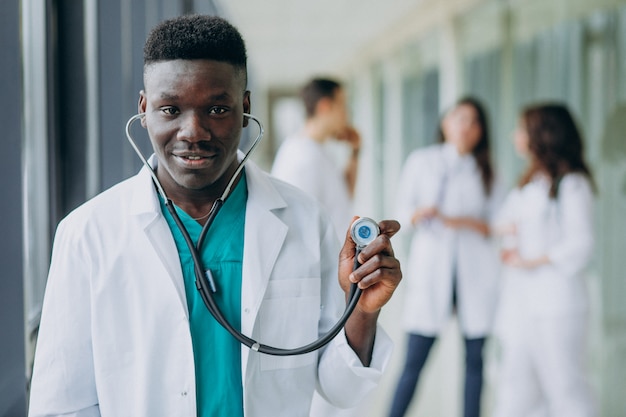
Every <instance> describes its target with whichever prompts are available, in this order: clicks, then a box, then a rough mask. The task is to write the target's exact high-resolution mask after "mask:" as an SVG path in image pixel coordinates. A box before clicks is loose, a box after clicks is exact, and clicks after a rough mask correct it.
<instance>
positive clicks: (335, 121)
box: [272, 78, 361, 241]
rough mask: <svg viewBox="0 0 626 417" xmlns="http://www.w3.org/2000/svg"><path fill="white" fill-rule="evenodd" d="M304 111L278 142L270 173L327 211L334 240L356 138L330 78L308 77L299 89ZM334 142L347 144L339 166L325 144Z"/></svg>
mask: <svg viewBox="0 0 626 417" xmlns="http://www.w3.org/2000/svg"><path fill="white" fill-rule="evenodd" d="M300 97H301V98H302V102H303V104H304V108H305V112H306V121H305V124H304V126H303V128H302V130H301V131H300V132H299V133H298V134H296V135H294V136H291V137H289V138H287V139H285V141H284V142H283V144H282V145H281V146H280V148H279V150H278V152H277V153H276V158H275V159H274V163H273V165H272V175H273V176H275V177H277V178H280V179H282V180H284V181H286V182H288V183H290V184H293V185H295V186H296V187H298V188H300V189H301V190H303V191H305V192H306V193H308V194H310V195H312V196H313V197H315V198H316V199H317V200H318V201H319V202H320V203H321V204H322V205H323V206H324V207H325V208H326V210H327V211H328V212H329V214H330V217H331V220H332V221H333V224H334V225H335V229H336V230H337V235H338V237H339V239H340V240H342V241H343V239H344V238H345V233H344V232H345V230H346V227H347V226H348V225H349V224H350V221H351V219H352V216H353V204H352V199H353V197H354V188H355V185H356V179H357V168H358V161H359V150H360V148H361V137H360V135H359V133H358V132H357V130H356V129H355V128H354V127H352V126H351V125H350V124H349V122H348V110H347V105H346V93H345V90H344V88H343V87H342V85H341V84H340V83H339V82H338V81H336V80H332V79H327V78H314V79H312V80H310V81H309V82H308V83H307V84H306V85H305V86H304V87H303V88H302V90H301V92H300ZM330 141H339V142H342V143H344V144H346V145H347V147H349V149H350V152H349V157H348V161H347V163H346V164H345V166H339V165H338V164H337V162H336V159H335V158H333V155H332V154H331V153H330V151H329V149H327V148H326V146H325V145H327V144H328V142H330Z"/></svg>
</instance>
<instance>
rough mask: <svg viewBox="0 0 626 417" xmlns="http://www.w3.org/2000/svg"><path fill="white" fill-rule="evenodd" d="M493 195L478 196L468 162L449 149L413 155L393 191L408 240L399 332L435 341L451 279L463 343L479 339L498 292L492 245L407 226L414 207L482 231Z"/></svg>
mask: <svg viewBox="0 0 626 417" xmlns="http://www.w3.org/2000/svg"><path fill="white" fill-rule="evenodd" d="M498 195H499V192H498V187H497V186H494V187H493V191H492V193H491V194H490V195H489V196H486V195H485V192H484V188H483V184H482V181H481V176H480V171H479V169H478V165H477V164H476V161H475V159H474V157H473V156H471V155H469V154H468V155H464V156H461V155H459V153H458V152H457V151H456V148H455V147H454V146H452V145H450V144H437V145H432V146H429V147H427V148H422V149H418V150H415V151H413V152H412V153H411V154H410V155H409V157H408V158H407V160H406V162H405V165H404V168H403V171H402V174H401V176H400V183H399V185H398V219H399V220H400V222H401V224H402V229H403V230H404V232H406V231H410V232H412V233H413V237H412V241H411V248H410V252H409V256H408V264H407V268H406V269H405V272H404V281H405V284H404V285H405V298H404V300H405V301H404V317H403V320H404V325H405V329H406V331H408V332H410V333H417V334H421V335H426V336H435V335H437V334H438V333H439V332H440V331H441V330H442V329H443V328H444V326H445V325H446V324H447V322H448V319H449V318H450V316H451V314H452V292H453V287H452V285H453V279H454V278H456V291H457V312H458V318H459V324H460V327H461V331H462V333H463V335H464V336H465V337H468V338H478V337H484V336H486V335H487V334H488V333H489V332H490V330H491V326H492V321H493V314H494V308H495V302H496V295H497V286H498V277H497V274H498V260H497V253H496V250H495V246H494V244H493V242H492V240H491V239H490V238H488V237H485V236H483V235H481V234H479V233H478V232H475V231H470V230H465V229H463V230H453V229H450V228H446V227H444V225H443V224H442V223H441V221H440V220H437V219H431V220H426V221H424V222H422V223H420V224H419V225H416V226H412V225H411V216H412V214H413V213H414V212H415V210H416V209H418V208H420V207H432V206H436V207H437V208H438V210H439V212H440V213H442V214H443V215H445V216H451V217H473V218H477V219H483V220H484V221H485V222H487V223H489V221H490V218H491V215H492V213H493V210H494V208H495V205H496V204H497V202H498Z"/></svg>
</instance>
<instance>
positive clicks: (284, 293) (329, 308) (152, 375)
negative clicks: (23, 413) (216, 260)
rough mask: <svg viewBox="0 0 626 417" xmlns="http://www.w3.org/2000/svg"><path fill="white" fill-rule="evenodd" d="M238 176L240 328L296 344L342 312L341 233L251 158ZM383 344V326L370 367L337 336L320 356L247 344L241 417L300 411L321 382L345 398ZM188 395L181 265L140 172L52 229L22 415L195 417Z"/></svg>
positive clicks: (373, 373) (362, 386) (356, 391)
mask: <svg viewBox="0 0 626 417" xmlns="http://www.w3.org/2000/svg"><path fill="white" fill-rule="evenodd" d="M240 156H241V155H240ZM246 175H247V179H248V192H249V196H248V202H247V210H246V220H245V237H244V238H245V246H244V255H243V272H242V275H243V276H242V279H243V282H242V295H241V321H242V322H241V328H242V332H243V333H244V334H247V335H250V336H251V337H252V338H254V339H255V340H259V341H260V342H261V343H264V344H270V345H274V346H279V347H296V346H300V345H302V344H305V343H308V342H310V341H312V340H313V339H315V338H316V337H317V336H318V334H320V333H325V332H326V330H328V329H329V327H330V326H332V325H333V324H334V323H335V321H336V319H337V318H338V316H339V315H340V314H341V312H342V311H343V307H344V294H343V292H342V291H341V290H340V289H339V286H338V284H337V259H338V250H339V249H338V245H337V240H336V237H335V235H334V232H333V229H332V227H331V226H330V223H329V221H328V220H327V218H326V217H325V216H324V213H323V212H321V211H320V208H319V206H318V205H317V204H315V203H314V202H313V200H311V199H310V198H308V197H306V196H304V195H303V194H302V193H301V192H300V191H298V190H296V189H295V188H294V187H292V186H289V185H286V184H284V183H282V182H279V181H277V180H274V179H272V178H270V177H269V176H268V175H267V174H266V173H263V172H262V171H260V170H259V169H258V168H257V167H256V166H255V165H254V164H253V163H251V162H248V165H246ZM390 349H391V342H390V340H389V338H388V337H387V336H386V335H385V333H384V331H382V329H379V330H378V332H377V337H376V344H375V347H374V358H373V361H372V364H371V366H370V367H369V368H364V367H363V366H361V364H360V361H359V359H358V357H357V356H356V355H355V354H354V352H353V351H352V350H351V348H350V347H349V346H348V345H347V342H346V339H345V335H344V334H343V333H340V334H339V335H338V337H336V338H335V339H334V340H333V341H332V342H331V343H330V344H329V345H328V346H327V347H326V349H325V350H324V351H323V353H321V354H320V353H317V352H315V353H310V354H307V355H302V356H293V357H280V358H279V357H272V356H267V355H264V354H260V353H255V352H251V351H250V350H249V349H248V348H246V347H243V346H242V349H241V366H242V377H243V381H242V383H243V387H244V410H245V415H246V416H247V417H256V416H260V417H275V416H285V417H294V416H307V415H308V412H309V406H310V402H311V397H312V395H313V391H314V389H315V387H316V384H318V385H319V390H320V392H322V393H324V394H325V395H326V396H327V398H328V400H329V401H331V402H334V403H336V404H338V405H341V406H352V405H353V404H355V403H356V402H357V401H359V400H360V399H361V398H363V397H364V396H365V395H367V393H368V392H370V391H371V390H372V389H373V388H374V387H375V386H376V384H377V382H378V380H379V378H380V376H381V373H382V370H383V368H384V367H385V365H386V363H387V361H388V359H389V355H390ZM195 395H196V394H195V375H194V358H193V349H192V343H191V334H190V330H189V316H188V312H187V303H186V300H185V291H184V284H183V277H182V272H181V267H180V262H179V258H178V255H177V250H176V246H175V243H174V240H173V238H172V235H171V232H170V230H169V227H168V225H167V222H166V221H165V219H164V217H163V215H162V213H161V209H160V207H159V202H158V198H157V194H156V193H155V190H154V186H153V185H152V181H151V178H150V176H149V173H148V172H147V170H146V169H145V168H144V169H143V170H142V171H141V172H140V173H139V174H138V175H137V176H135V177H133V178H131V179H129V180H126V181H124V182H122V183H120V184H118V185H117V186H115V187H113V188H112V189H110V190H108V191H105V192H104V193H102V194H100V195H99V196H97V197H96V198H94V199H92V200H91V201H89V202H87V203H85V204H84V205H83V206H81V207H79V208H78V209H77V210H75V211H74V212H73V213H72V214H70V215H69V216H68V217H67V218H66V219H65V220H63V221H62V222H61V223H60V225H59V227H58V231H57V234H56V238H55V243H54V249H53V256H52V263H51V267H50V274H49V279H48V284H47V288H46V294H45V299H44V305H43V313H42V319H41V327H40V333H39V340H38V343H37V350H36V357H35V364H34V375H33V380H32V389H31V398H30V415H31V416H33V417H34V416H44V415H61V414H62V415H70V416H100V415H102V416H114V417H121V416H133V417H138V416H150V417H154V416H167V417H170V416H190V417H191V416H193V417H195V416H196V397H195Z"/></svg>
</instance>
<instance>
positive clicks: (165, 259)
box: [131, 157, 189, 317]
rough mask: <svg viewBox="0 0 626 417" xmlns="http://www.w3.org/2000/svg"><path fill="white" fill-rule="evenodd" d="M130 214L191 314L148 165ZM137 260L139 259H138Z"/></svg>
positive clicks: (137, 183) (140, 176)
mask: <svg viewBox="0 0 626 417" xmlns="http://www.w3.org/2000/svg"><path fill="white" fill-rule="evenodd" d="M150 163H151V164H152V166H155V165H154V164H156V161H155V158H154V157H152V158H150ZM131 214H132V215H134V216H135V218H136V220H137V222H139V225H140V227H141V228H142V229H143V231H144V232H145V234H146V237H147V239H148V241H149V242H150V244H151V245H152V248H153V249H154V251H155V252H156V258H158V260H159V262H161V263H162V264H163V268H164V269H165V270H166V271H167V274H168V276H169V277H170V279H171V281H172V285H173V286H174V289H175V290H176V293H177V294H178V298H179V300H180V303H181V306H182V308H183V310H184V312H185V315H186V316H187V317H189V312H188V310H187V298H186V295H185V284H184V280H183V273H182V270H181V266H180V258H179V257H178V249H177V248H176V243H175V242H174V238H173V237H172V232H171V231H170V229H169V226H168V225H167V222H166V221H165V218H164V217H163V215H162V213H161V207H160V204H159V199H158V195H157V193H156V190H155V188H154V184H153V183H152V177H151V176H150V173H149V172H148V170H147V168H145V167H144V168H143V169H142V170H141V171H140V172H139V174H138V175H137V177H136V181H135V187H134V189H133V202H132V205H131ZM144 261H145V260H144ZM138 262H140V261H139V260H138Z"/></svg>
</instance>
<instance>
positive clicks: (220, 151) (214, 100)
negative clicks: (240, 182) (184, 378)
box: [139, 60, 250, 195]
mask: <svg viewBox="0 0 626 417" xmlns="http://www.w3.org/2000/svg"><path fill="white" fill-rule="evenodd" d="M144 86H145V90H144V91H142V92H141V93H140V98H139V111H140V112H142V113H145V119H143V121H142V124H143V125H144V127H146V128H147V129H148V134H149V135H150V140H151V141H152V146H153V148H154V151H155V153H156V156H157V157H158V167H157V175H158V177H159V180H160V181H161V182H162V184H163V187H164V188H165V189H166V191H168V192H172V193H176V194H179V195H180V194H181V193H182V194H183V195H188V194H189V193H190V192H194V191H203V190H213V191H214V192H215V191H216V190H215V188H216V187H218V188H219V187H224V186H225V183H226V182H227V181H228V180H229V179H230V175H232V173H233V172H234V171H235V169H236V166H237V147H238V145H239V139H240V137H241V129H242V127H244V126H245V125H247V120H244V117H243V113H244V112H246V113H247V112H249V110H250V95H249V92H248V91H245V80H244V74H243V72H242V70H240V69H237V68H236V67H234V66H233V65H231V64H228V63H225V62H219V61H211V60H174V61H163V62H157V63H153V64H149V65H148V66H147V67H146V69H145V71H144ZM220 180H221V181H220ZM223 184H224V185H223Z"/></svg>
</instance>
